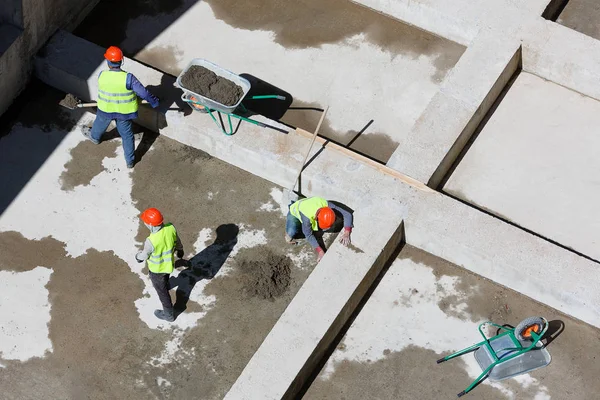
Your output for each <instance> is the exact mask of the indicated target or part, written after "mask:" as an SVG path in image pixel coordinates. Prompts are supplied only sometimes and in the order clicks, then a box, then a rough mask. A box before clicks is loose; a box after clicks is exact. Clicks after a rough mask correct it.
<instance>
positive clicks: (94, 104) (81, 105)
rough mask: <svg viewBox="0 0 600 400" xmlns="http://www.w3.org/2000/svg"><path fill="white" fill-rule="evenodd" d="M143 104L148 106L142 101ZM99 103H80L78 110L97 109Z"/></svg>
mask: <svg viewBox="0 0 600 400" xmlns="http://www.w3.org/2000/svg"><path fill="white" fill-rule="evenodd" d="M142 104H148V102H147V101H146V100H142ZM96 106H98V103H79V104H77V108H87V107H96Z"/></svg>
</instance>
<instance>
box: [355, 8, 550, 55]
mask: <svg viewBox="0 0 600 400" xmlns="http://www.w3.org/2000/svg"><path fill="white" fill-rule="evenodd" d="M353 1H354V2H355V3H359V4H362V5H364V6H366V7H370V8H372V9H374V10H377V11H379V12H381V13H384V14H387V15H390V16H391V17H393V18H397V19H399V20H400V21H405V22H407V23H409V24H411V25H414V26H418V27H420V28H421V29H425V30H427V31H429V32H433V33H435V34H436V35H439V36H441V37H445V38H448V39H450V40H454V41H455V42H457V43H461V44H463V45H465V46H469V45H470V44H472V43H473V42H475V41H476V40H475V38H476V37H477V35H478V34H479V33H480V32H481V31H484V30H486V29H488V28H489V27H498V26H506V25H510V24H512V23H514V22H517V23H518V24H520V23H523V21H527V20H531V19H534V18H536V17H539V16H540V15H542V13H543V11H544V10H545V8H546V7H547V6H548V4H549V3H550V0H531V1H512V0H488V1H485V2H481V1H472V0H454V1H453V2H452V7H448V2H447V1H445V0H422V1H387V0H353Z"/></svg>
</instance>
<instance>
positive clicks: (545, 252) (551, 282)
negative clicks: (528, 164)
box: [38, 35, 600, 325]
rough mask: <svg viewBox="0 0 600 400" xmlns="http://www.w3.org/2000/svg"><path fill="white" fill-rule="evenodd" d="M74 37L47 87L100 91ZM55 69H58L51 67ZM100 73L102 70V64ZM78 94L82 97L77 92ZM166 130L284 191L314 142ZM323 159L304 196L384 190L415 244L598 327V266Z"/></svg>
mask: <svg viewBox="0 0 600 400" xmlns="http://www.w3.org/2000/svg"><path fill="white" fill-rule="evenodd" d="M69 37H70V36H68V35H63V37H62V39H61V40H64V42H61V41H59V43H58V44H60V43H62V44H60V45H58V44H57V47H56V52H55V53H54V52H47V55H46V57H45V58H43V59H40V60H39V63H38V66H39V71H40V74H45V73H52V74H54V75H53V77H54V78H53V79H50V80H48V81H49V82H52V83H54V84H55V85H57V86H59V87H61V89H62V90H65V91H72V89H73V88H75V89H77V88H79V90H80V91H81V90H83V91H91V92H94V91H95V89H94V87H95V85H96V79H95V78H93V76H92V77H89V78H88V77H80V76H77V75H76V73H74V72H73V71H72V70H71V69H70V68H71V66H70V65H64V64H65V63H64V62H62V61H61V59H60V57H59V55H60V54H61V52H68V51H71V50H73V49H74V50H76V51H78V52H79V53H80V55H81V57H80V59H82V60H85V59H86V54H90V53H92V54H93V53H94V52H95V51H97V48H96V47H94V46H90V45H89V44H88V45H87V46H86V45H83V44H81V43H78V42H76V41H73V40H72V39H69ZM83 43H85V42H83ZM69 44H71V45H69ZM52 46H54V44H52ZM55 62H57V63H59V64H58V65H57V66H56V67H53V64H54V63H55ZM90 62H92V61H90ZM128 65H129V66H128V68H130V70H132V71H133V72H134V73H135V74H136V75H138V76H139V77H140V79H142V81H144V82H145V83H147V84H151V85H159V83H160V82H162V81H163V80H164V81H165V82H168V79H169V78H168V76H165V75H163V74H161V73H159V72H157V71H155V70H152V69H150V68H147V67H144V66H141V65H139V64H136V63H135V62H134V61H129V60H128ZM98 68H101V67H100V65H99V66H98ZM131 68H132V69H131ZM42 76H44V75H42ZM166 85H167V86H168V84H166ZM81 88H84V89H81ZM88 88H89V89H88ZM167 89H168V87H167ZM74 93H76V94H77V95H79V92H77V91H75V92H74ZM176 93H178V92H177V91H176ZM175 97H176V96H175ZM149 115H150V114H149ZM156 120H157V117H156V115H154V119H152V118H148V119H145V118H142V122H152V121H154V122H156ZM271 123H272V122H271ZM149 125H151V124H149ZM161 126H162V128H161V129H160V131H161V133H162V134H164V135H166V136H168V137H172V138H176V139H177V140H178V141H181V142H183V143H185V144H188V145H191V146H193V147H196V148H199V149H202V150H204V151H207V152H208V153H210V154H211V155H213V156H215V157H218V158H220V159H223V160H225V161H226V162H229V163H231V164H233V165H236V166H239V167H241V168H243V169H245V170H247V171H249V172H251V173H253V174H255V175H258V176H261V177H263V178H264V179H267V180H270V181H272V182H274V183H276V184H278V185H281V186H288V185H289V184H290V182H291V181H292V179H293V178H294V176H295V171H297V169H298V168H299V166H300V163H301V162H302V159H303V158H304V154H303V151H304V149H306V148H307V147H308V143H309V140H308V139H306V138H304V137H301V136H299V135H297V134H295V133H294V132H290V133H289V134H287V135H284V134H278V133H277V132H275V131H272V130H268V129H262V128H258V127H255V126H250V125H243V131H240V133H239V134H236V135H234V136H231V137H227V136H225V135H223V134H222V133H221V132H220V131H219V130H218V129H217V128H216V126H215V125H214V124H213V122H212V120H210V118H208V117H207V116H205V115H200V114H198V115H196V114H191V115H187V116H185V115H183V114H181V113H178V112H176V111H169V112H167V113H166V115H165V120H164V121H163V124H162V125H161ZM153 129H158V126H157V125H156V124H154V128H153ZM242 132H243V134H242ZM317 152H319V156H318V157H317V158H315V160H314V161H313V162H312V163H311V164H310V165H309V167H308V168H306V169H305V171H304V172H303V175H302V191H303V193H304V194H305V195H312V194H319V195H325V196H327V197H329V198H334V199H339V200H340V201H342V202H345V203H346V204H354V203H357V202H358V203H359V204H360V205H363V204H367V205H370V204H372V203H371V201H374V200H373V199H372V194H373V193H385V191H383V192H382V188H386V190H389V191H390V193H389V194H387V196H388V197H389V198H394V199H398V200H399V201H401V202H402V205H403V206H406V207H407V208H406V210H409V211H410V213H409V214H408V215H410V220H408V221H407V224H406V226H407V230H409V231H410V232H412V233H410V235H411V238H412V239H411V240H413V244H414V245H416V246H418V247H420V248H424V249H426V250H427V251H429V252H431V253H432V254H435V255H439V256H441V257H442V258H445V259H448V260H449V261H452V262H454V263H456V264H458V265H461V266H464V267H465V268H467V269H470V270H473V271H475V272H476V273H479V274H481V275H482V276H485V277H488V278H490V279H492V280H494V281H498V282H501V283H502V284H503V285H505V286H508V287H511V288H513V289H515V290H517V291H520V292H522V293H526V294H527V295H529V296H531V297H532V298H535V299H538V300H539V301H542V302H545V303H547V304H550V305H551V306H553V307H555V308H557V309H560V310H561V311H563V312H565V313H568V314H571V315H574V316H576V317H577V318H580V319H582V320H584V321H587V322H589V323H590V324H594V325H597V324H600V318H599V316H600V313H599V311H598V310H597V309H596V308H594V307H590V306H589V305H590V304H595V303H596V297H595V293H596V285H595V283H594V282H593V281H589V280H587V279H585V276H586V274H593V273H594V272H593V271H595V270H596V268H597V267H596V264H595V263H593V262H590V261H587V260H585V259H582V258H581V257H578V256H577V255H574V254H573V253H571V252H569V251H566V250H564V249H561V248H558V247H556V246H554V245H552V244H550V243H548V242H546V241H544V240H541V239H539V238H536V237H533V236H531V235H529V234H527V233H526V232H523V231H521V230H519V229H517V228H514V227H512V226H509V225H506V224H504V223H502V222H501V221H499V220H497V219H496V218H493V217H490V216H487V215H485V214H482V213H480V212H478V211H477V210H473V209H472V208H470V207H468V206H466V205H464V204H461V203H459V202H458V201H455V200H453V199H450V198H447V197H445V196H443V195H439V194H435V193H432V194H426V193H424V192H421V191H414V190H413V189H411V188H410V187H408V186H405V185H402V184H400V183H399V182H398V181H397V180H395V179H393V178H391V177H386V176H382V175H381V174H380V173H379V172H378V170H377V169H376V168H373V167H371V166H368V165H364V164H361V163H360V162H357V161H354V160H352V159H350V158H348V157H347V156H345V155H342V154H340V153H337V152H335V151H333V150H330V149H329V148H327V147H326V148H325V149H321V148H315V149H314V150H313V154H316V153H317ZM366 182H368V185H366V184H365V183H366ZM356 208H357V209H358V208H359V207H358V206H357V207H356ZM407 212H408V211H407ZM507 249H518V250H515V251H507ZM549 265H550V266H552V268H551V269H549V267H548V266H549ZM565 268H571V269H574V270H576V271H577V274H575V275H569V276H568V277H563V275H564V274H563V273H562V271H563V270H564V269H565ZM522 271H527V274H526V278H527V279H523V278H522V277H521V278H520V275H521V274H522ZM566 278H568V279H569V285H568V287H569V290H567V291H565V290H564V288H563V286H562V284H563V283H564V279H566ZM544 280H545V282H546V283H545V285H544V287H547V290H545V291H543V292H540V291H538V290H534V288H536V287H539V285H536V284H535V282H544Z"/></svg>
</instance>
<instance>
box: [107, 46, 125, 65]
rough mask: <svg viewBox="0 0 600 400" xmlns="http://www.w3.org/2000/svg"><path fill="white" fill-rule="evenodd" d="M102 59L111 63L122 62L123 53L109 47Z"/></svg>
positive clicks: (118, 49) (116, 48) (115, 47)
mask: <svg viewBox="0 0 600 400" xmlns="http://www.w3.org/2000/svg"><path fill="white" fill-rule="evenodd" d="M104 58H106V59H107V60H108V61H112V62H120V61H123V52H122V51H121V49H120V48H118V47H117V46H110V47H109V48H108V49H106V53H104Z"/></svg>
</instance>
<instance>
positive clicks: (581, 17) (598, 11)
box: [556, 0, 600, 39]
mask: <svg viewBox="0 0 600 400" xmlns="http://www.w3.org/2000/svg"><path fill="white" fill-rule="evenodd" d="M598 21H600V3H599V2H598V1H597V0H569V2H568V3H567V6H566V7H565V9H564V10H563V12H562V13H561V14H560V16H559V17H558V20H557V21H556V22H558V23H559V24H561V25H564V26H567V27H569V28H571V29H574V30H576V31H578V32H581V33H583V34H585V35H588V36H591V37H593V38H596V39H600V23H599V22H598Z"/></svg>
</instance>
